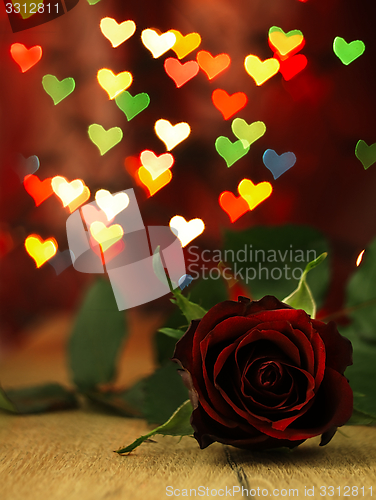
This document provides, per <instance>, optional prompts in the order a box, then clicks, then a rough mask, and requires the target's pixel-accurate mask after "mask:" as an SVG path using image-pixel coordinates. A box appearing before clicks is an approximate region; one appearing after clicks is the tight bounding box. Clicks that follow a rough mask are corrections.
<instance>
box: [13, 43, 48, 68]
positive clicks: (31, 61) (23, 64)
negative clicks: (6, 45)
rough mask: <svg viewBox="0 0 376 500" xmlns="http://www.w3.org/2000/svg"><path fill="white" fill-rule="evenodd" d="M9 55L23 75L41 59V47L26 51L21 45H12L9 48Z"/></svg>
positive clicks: (37, 46) (36, 46)
mask: <svg viewBox="0 0 376 500" xmlns="http://www.w3.org/2000/svg"><path fill="white" fill-rule="evenodd" d="M10 53H11V56H12V57H13V59H14V60H15V61H16V63H17V64H18V65H19V67H20V68H21V71H22V73H25V72H26V71H27V70H29V69H30V68H32V67H33V66H34V65H35V64H36V63H37V62H38V61H39V60H40V58H41V57H42V47H40V46H39V45H35V46H34V47H30V49H27V48H26V47H25V45H23V44H22V43H13V44H12V45H11V47H10Z"/></svg>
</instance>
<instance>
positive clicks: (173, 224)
mask: <svg viewBox="0 0 376 500" xmlns="http://www.w3.org/2000/svg"><path fill="white" fill-rule="evenodd" d="M169 225H170V229H171V231H172V232H173V233H174V235H175V236H176V237H177V238H178V239H179V240H180V243H181V246H182V248H184V247H185V246H187V245H188V243H190V242H191V241H192V240H194V239H195V238H197V236H199V235H200V234H201V233H202V232H203V231H204V229H205V224H204V221H203V220H201V219H191V220H190V221H188V222H187V221H186V220H185V219H184V217H182V216H181V215H175V217H173V218H172V219H171V220H170V224H169Z"/></svg>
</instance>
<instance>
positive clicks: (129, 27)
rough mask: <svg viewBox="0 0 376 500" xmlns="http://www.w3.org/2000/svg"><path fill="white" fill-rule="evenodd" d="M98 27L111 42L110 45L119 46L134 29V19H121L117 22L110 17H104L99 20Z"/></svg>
mask: <svg viewBox="0 0 376 500" xmlns="http://www.w3.org/2000/svg"><path fill="white" fill-rule="evenodd" d="M99 26H100V29H101V32H102V33H103V35H104V36H105V37H106V38H107V39H108V40H109V41H110V42H111V45H112V47H114V48H115V47H119V45H121V44H122V43H123V42H125V41H126V40H128V38H130V37H131V36H132V35H133V34H134V32H135V31H136V24H135V23H134V21H130V20H128V21H123V22H122V23H120V24H119V23H117V21H116V20H115V19H113V18H112V17H104V18H103V19H101V22H100V25H99Z"/></svg>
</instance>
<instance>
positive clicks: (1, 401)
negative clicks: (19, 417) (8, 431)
mask: <svg viewBox="0 0 376 500" xmlns="http://www.w3.org/2000/svg"><path fill="white" fill-rule="evenodd" d="M0 408H1V409H2V410H7V411H11V412H12V413H17V408H16V407H15V406H14V404H13V403H12V401H10V399H9V398H8V396H7V395H6V394H5V392H4V391H3V389H2V388H1V387H0Z"/></svg>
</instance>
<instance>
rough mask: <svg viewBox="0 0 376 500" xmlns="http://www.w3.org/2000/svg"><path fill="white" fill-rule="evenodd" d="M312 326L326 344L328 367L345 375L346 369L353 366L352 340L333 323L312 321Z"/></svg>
mask: <svg viewBox="0 0 376 500" xmlns="http://www.w3.org/2000/svg"><path fill="white" fill-rule="evenodd" d="M312 324H313V327H314V328H315V329H316V330H317V331H318V333H319V335H320V337H321V338H322V340H323V342H324V344H325V350H326V364H327V366H330V368H333V369H334V370H336V371H337V372H339V373H341V374H342V375H343V373H344V372H345V370H346V368H347V367H348V366H350V365H352V364H353V359H352V351H353V349H352V345H351V342H350V340H348V339H347V338H346V337H343V336H342V335H341V334H340V333H339V331H338V330H337V327H336V324H335V323H334V322H333V321H330V322H329V323H328V324H327V325H326V324H325V323H323V322H322V321H317V320H312Z"/></svg>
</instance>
